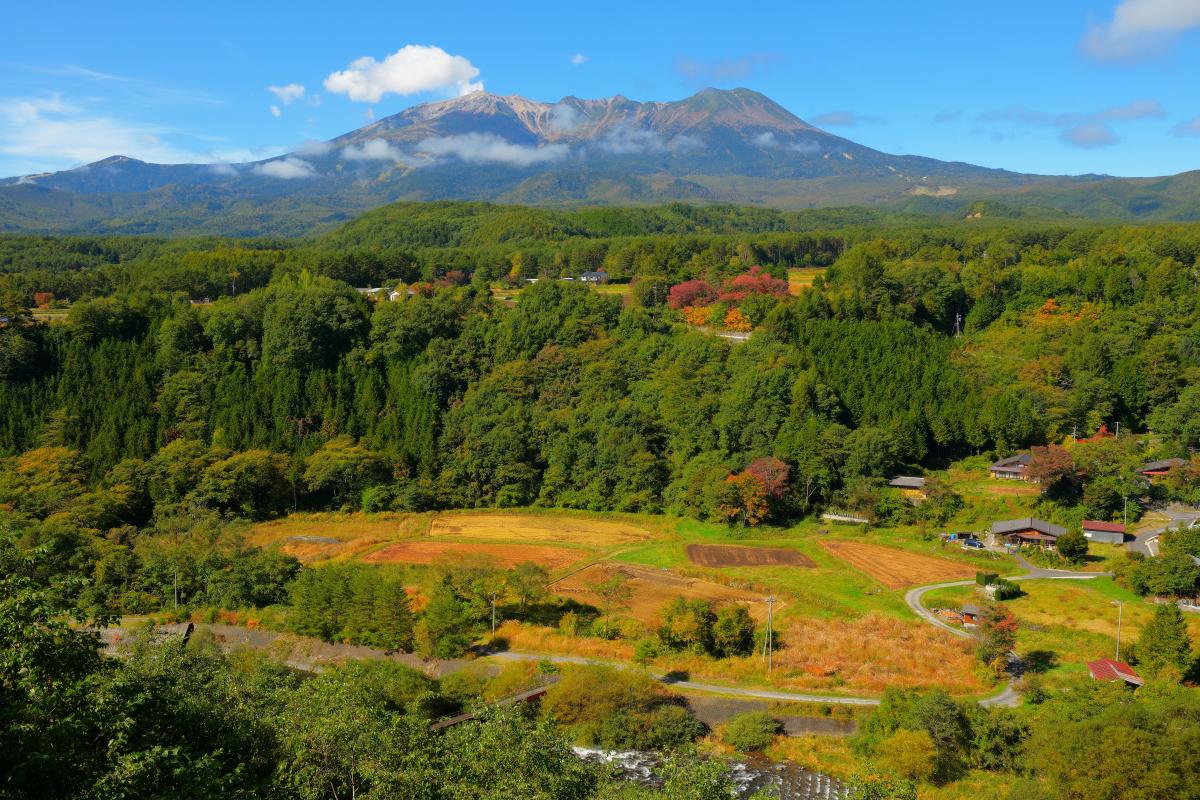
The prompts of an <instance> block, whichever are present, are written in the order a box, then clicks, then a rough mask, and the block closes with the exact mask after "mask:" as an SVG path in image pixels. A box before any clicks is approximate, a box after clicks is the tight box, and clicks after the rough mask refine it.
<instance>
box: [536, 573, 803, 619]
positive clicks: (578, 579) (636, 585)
mask: <svg viewBox="0 0 1200 800" xmlns="http://www.w3.org/2000/svg"><path fill="white" fill-rule="evenodd" d="M617 573H619V574H621V575H623V576H624V577H625V578H626V580H628V582H629V588H630V589H631V590H632V591H633V597H632V598H631V599H630V601H629V605H628V606H627V607H625V608H623V609H622V611H621V613H622V614H624V615H626V616H630V617H633V618H634V619H636V620H638V621H639V622H644V623H649V624H657V623H658V622H659V621H660V620H661V619H662V611H663V608H665V607H666V605H667V604H668V603H670V602H671V601H672V600H674V599H675V598H677V597H683V598H687V599H688V600H708V601H711V602H712V603H713V604H715V605H722V604H726V603H744V604H746V606H747V607H748V608H749V610H750V614H751V616H753V617H755V619H759V620H761V619H765V618H766V613H767V609H766V604H764V603H763V602H762V596H761V595H758V594H755V593H753V592H748V591H746V590H744V589H736V588H733V587H730V586H722V585H721V584H719V583H713V582H712V581H706V580H702V579H700V578H689V577H686V576H683V575H679V574H677V573H674V572H671V571H669V570H665V569H655V568H653V567H641V566H634V565H632V564H612V563H602V564H592V565H591V566H589V567H587V568H586V569H582V570H580V571H579V572H575V573H573V574H571V575H568V576H567V577H565V578H563V579H562V580H560V581H557V582H555V583H553V584H551V586H550V588H551V590H552V591H553V592H554V593H555V594H558V595H561V596H563V597H568V598H571V599H573V600H577V601H579V602H581V603H590V604H591V605H594V606H597V607H599V606H600V605H601V601H600V598H599V596H597V595H596V593H595V592H594V591H592V589H591V586H592V585H594V584H597V583H600V582H602V581H605V580H607V579H608V578H610V577H612V576H613V575H614V574H617ZM780 607H781V604H777V605H776V608H777V609H778V608H780Z"/></svg>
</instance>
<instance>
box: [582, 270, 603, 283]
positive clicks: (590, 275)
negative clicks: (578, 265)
mask: <svg viewBox="0 0 1200 800" xmlns="http://www.w3.org/2000/svg"><path fill="white" fill-rule="evenodd" d="M579 280H581V281H583V282H584V283H608V273H607V272H605V271H604V270H588V271H587V272H585V273H583V274H582V275H580V276H579Z"/></svg>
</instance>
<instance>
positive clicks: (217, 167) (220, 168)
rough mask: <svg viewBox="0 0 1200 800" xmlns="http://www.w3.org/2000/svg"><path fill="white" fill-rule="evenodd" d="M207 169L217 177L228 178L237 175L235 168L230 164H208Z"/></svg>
mask: <svg viewBox="0 0 1200 800" xmlns="http://www.w3.org/2000/svg"><path fill="white" fill-rule="evenodd" d="M208 168H209V169H210V170H212V171H213V172H214V173H216V174H217V175H223V176H225V177H229V178H232V177H235V176H236V175H237V174H238V171H237V168H236V167H234V166H233V165H232V164H210V165H209V167H208Z"/></svg>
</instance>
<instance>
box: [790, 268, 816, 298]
mask: <svg viewBox="0 0 1200 800" xmlns="http://www.w3.org/2000/svg"><path fill="white" fill-rule="evenodd" d="M824 274H825V268H824V267H792V268H791V269H789V270H788V271H787V276H788V292H790V293H791V294H800V292H802V291H804V290H805V289H807V288H809V287H811V286H812V285H813V281H814V280H815V279H816V277H817V276H818V275H824Z"/></svg>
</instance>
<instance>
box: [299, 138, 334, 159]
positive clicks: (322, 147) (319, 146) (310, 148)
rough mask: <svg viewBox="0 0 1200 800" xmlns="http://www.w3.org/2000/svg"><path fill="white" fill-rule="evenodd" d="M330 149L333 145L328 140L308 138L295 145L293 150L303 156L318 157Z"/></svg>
mask: <svg viewBox="0 0 1200 800" xmlns="http://www.w3.org/2000/svg"><path fill="white" fill-rule="evenodd" d="M332 149H333V145H332V144H330V143H329V142H319V141H316V140H311V139H310V140H309V141H307V142H304V143H303V144H301V145H300V146H299V147H297V148H296V149H295V150H294V151H293V152H294V153H295V154H296V155H298V156H304V157H305V158H320V157H321V156H323V155H325V154H326V153H328V152H329V151H330V150H332Z"/></svg>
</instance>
